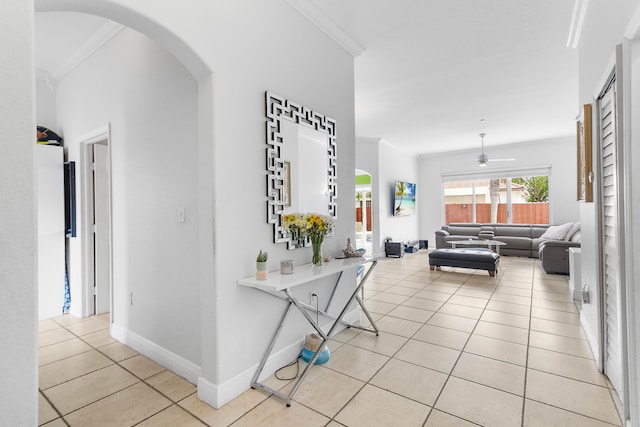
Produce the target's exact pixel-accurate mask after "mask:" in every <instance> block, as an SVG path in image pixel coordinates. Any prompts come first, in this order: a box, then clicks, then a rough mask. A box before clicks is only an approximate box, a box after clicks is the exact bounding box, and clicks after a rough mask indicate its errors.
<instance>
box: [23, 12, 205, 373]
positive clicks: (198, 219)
mask: <svg viewBox="0 0 640 427" xmlns="http://www.w3.org/2000/svg"><path fill="white" fill-rule="evenodd" d="M35 10H36V13H38V12H53V11H59V12H80V13H86V14H90V15H96V16H100V17H103V18H106V19H109V20H112V21H114V22H118V23H121V24H123V25H126V26H127V27H129V28H131V29H133V30H136V31H137V32H139V33H141V34H143V35H145V36H147V37H148V38H149V39H151V40H153V41H154V42H155V43H157V44H158V45H159V46H161V47H162V48H164V49H165V50H166V51H167V52H170V53H171V54H173V56H174V57H175V58H177V59H178V61H179V62H180V63H181V64H182V65H183V66H184V67H185V69H186V70H187V71H188V73H190V74H191V76H192V77H193V78H194V80H195V81H196V84H197V95H196V98H197V99H196V108H195V110H196V114H195V116H196V119H195V120H194V125H193V129H194V133H195V135H196V136H195V138H194V139H193V140H194V141H195V145H196V148H195V149H196V150H197V156H196V157H197V159H196V161H194V162H193V164H192V170H193V174H194V175H195V177H196V178H195V179H196V183H197V185H196V186H194V188H195V190H194V192H196V193H197V195H196V197H194V201H193V206H194V207H193V209H192V210H191V211H189V210H188V209H187V213H186V216H187V222H188V221H193V222H194V223H195V224H196V227H197V229H198V237H197V241H196V242H195V243H194V244H193V245H192V247H191V248H190V255H189V256H191V257H193V258H195V259H198V260H199V268H198V269H197V271H194V273H193V274H194V275H196V276H197V279H196V281H197V284H196V285H195V288H196V290H197V292H207V295H206V296H205V295H200V298H199V301H208V302H209V303H210V304H213V299H214V296H213V295H214V292H213V290H212V286H211V285H212V283H213V275H214V274H213V273H214V271H213V270H214V269H213V263H212V261H211V260H212V259H213V247H212V246H213V245H212V244H211V236H212V235H213V226H214V221H213V201H212V194H213V192H214V189H213V175H214V174H213V154H214V153H213V151H214V149H213V114H212V105H213V84H212V73H211V70H210V68H209V67H208V65H207V64H206V63H205V62H204V61H203V59H202V58H201V57H200V56H199V55H198V54H197V53H195V52H194V51H193V49H191V47H189V46H188V45H187V44H185V42H184V41H183V40H182V38H180V37H178V36H177V35H176V34H175V33H174V32H172V31H171V30H170V29H168V28H166V27H163V26H162V25H160V24H159V23H158V22H157V21H156V20H153V19H151V18H150V17H148V16H145V15H144V14H142V13H139V12H137V11H135V10H132V9H129V8H128V7H126V6H124V5H121V4H114V3H113V2H110V1H102V0H97V1H92V2H90V4H89V3H88V2H83V1H74V0H71V1H59V0H51V1H47V0H36V1H35ZM142 166H144V164H143V165H142ZM180 210H181V206H175V207H172V208H171V211H172V212H171V218H172V219H174V218H175V220H174V222H176V223H180V222H181V221H180V219H179V212H180ZM176 211H177V212H176ZM195 212H197V215H194V213H195ZM182 214H183V218H184V209H182ZM190 215H191V216H190ZM182 222H184V221H182ZM142 225H144V224H142ZM117 232H118V231H116V230H115V229H114V234H115V233H117ZM159 234H160V233H159ZM202 284H207V285H206V286H205V285H202ZM80 285H81V284H80V283H77V286H76V288H81V287H82V286H80ZM203 289H205V290H204V291H203ZM83 292H84V294H85V295H83V296H81V297H80V298H76V301H86V300H87V298H86V294H87V293H89V292H90V290H88V289H84V290H83ZM115 297H116V296H115V295H114V298H115ZM129 297H130V295H129ZM119 298H120V299H121V300H122V299H123V298H124V297H123V293H121V295H120V296H119ZM134 301H135V300H134ZM138 301H140V300H138ZM120 303H121V304H122V305H126V304H127V303H128V304H131V299H130V298H129V301H127V302H123V301H121V302H120ZM203 307H205V304H204V303H199V309H200V311H202V312H203V313H204V314H203V315H202V316H196V317H198V323H202V327H198V329H199V330H200V331H201V334H202V335H206V336H208V337H209V338H210V337H211V336H214V326H213V323H214V319H213V315H212V311H211V310H210V307H207V310H205V309H204V308H203ZM193 308H195V307H193ZM126 311H127V310H120V311H119V312H118V311H115V312H112V319H111V322H112V335H113V336H115V337H116V338H117V339H119V340H121V341H123V342H125V343H127V344H129V345H131V346H132V347H134V348H135V349H136V350H138V351H140V349H139V348H136V347H135V342H132V341H130V339H133V340H134V341H135V339H137V340H138V341H139V342H138V344H140V343H142V344H145V345H146V344H148V342H147V343H145V342H144V339H145V338H146V339H147V340H149V341H151V340H150V338H154V337H145V336H144V335H143V334H141V336H138V337H136V336H132V335H131V334H129V335H127V333H128V331H126V330H122V329H121V328H120V329H118V328H116V330H115V332H114V328H113V323H114V318H113V316H118V318H119V319H123V318H124V316H127V313H126ZM191 311H192V312H197V309H196V310H191ZM83 312H85V313H86V310H84V309H83ZM141 316H142V317H143V318H144V317H145V316H147V320H146V321H147V322H150V320H151V318H149V317H148V316H149V315H148V314H145V313H142V314H141ZM203 319H207V320H206V321H205V320H203ZM209 319H213V320H212V321H211V322H209V321H208V320H209ZM134 335H135V334H134ZM123 338H124V339H123ZM201 338H202V337H201V336H198V337H194V339H196V340H201ZM151 344H153V343H151ZM148 347H149V348H150V349H151V350H150V351H154V350H158V349H159V350H162V347H160V346H159V345H158V346H157V347H158V348H157V349H155V348H153V346H148ZM149 348H147V350H149ZM141 352H142V351H141ZM201 352H202V350H196V351H194V352H191V353H192V355H190V357H186V359H187V360H186V361H185V362H191V363H188V364H187V363H184V362H183V361H181V360H180V361H178V362H175V363H176V364H177V365H178V366H177V367H176V366H168V365H167V364H166V363H163V364H164V365H165V366H166V367H168V368H169V369H171V370H173V371H174V372H177V373H179V374H180V375H181V376H183V377H185V378H187V379H188V380H189V381H191V382H193V383H196V382H197V381H198V379H199V377H200V376H201V374H202V368H201V366H199V365H200V362H201V360H200V359H202V360H206V361H207V364H209V363H210V364H215V360H214V359H215V354H209V355H207V356H206V357H205V356H203V355H202V354H200V353H201ZM193 353H196V354H195V355H193ZM151 358H154V357H151ZM155 359H156V360H157V359H158V358H155ZM193 362H195V363H193ZM180 364H181V365H180ZM184 365H187V366H188V368H184Z"/></svg>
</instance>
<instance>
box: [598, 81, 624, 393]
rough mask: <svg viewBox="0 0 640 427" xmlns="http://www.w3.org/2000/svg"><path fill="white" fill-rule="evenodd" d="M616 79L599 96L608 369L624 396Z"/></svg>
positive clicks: (611, 378) (605, 367)
mask: <svg viewBox="0 0 640 427" xmlns="http://www.w3.org/2000/svg"><path fill="white" fill-rule="evenodd" d="M615 95H616V91H615V78H614V79H612V81H611V83H610V85H609V86H608V89H607V90H606V91H605V93H604V94H603V95H602V96H601V97H600V98H599V99H598V108H599V119H600V121H599V131H600V164H601V174H602V179H601V182H602V187H601V192H602V198H601V203H602V208H601V219H600V220H601V224H602V230H601V235H602V255H603V257H602V280H603V286H604V292H603V297H604V320H605V321H604V372H605V374H606V375H607V377H608V378H609V380H610V381H611V384H613V387H614V388H615V390H616V391H617V392H618V395H619V397H620V398H621V399H623V398H624V375H623V374H624V368H623V367H624V348H623V345H624V339H625V338H624V335H623V332H624V322H625V319H624V306H623V303H624V295H623V293H624V289H623V287H622V281H621V271H622V269H621V264H620V262H621V260H620V235H619V233H620V224H619V215H620V213H619V191H620V188H619V186H620V184H621V183H620V180H619V176H618V175H619V174H618V166H619V160H618V156H619V154H618V143H617V138H616V96H615Z"/></svg>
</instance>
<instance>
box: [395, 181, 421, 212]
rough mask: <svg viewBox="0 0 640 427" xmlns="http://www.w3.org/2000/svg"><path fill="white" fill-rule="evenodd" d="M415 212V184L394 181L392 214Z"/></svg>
mask: <svg viewBox="0 0 640 427" xmlns="http://www.w3.org/2000/svg"><path fill="white" fill-rule="evenodd" d="M415 213H416V185H415V184H412V183H410V182H405V181H396V185H395V188H394V204H393V215H395V216H404V215H413V214H415Z"/></svg>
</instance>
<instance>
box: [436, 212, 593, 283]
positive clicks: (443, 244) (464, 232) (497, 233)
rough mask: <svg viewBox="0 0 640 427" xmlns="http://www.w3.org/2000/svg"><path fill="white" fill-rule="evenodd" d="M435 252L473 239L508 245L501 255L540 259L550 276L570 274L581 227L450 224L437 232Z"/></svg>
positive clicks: (578, 224)
mask: <svg viewBox="0 0 640 427" xmlns="http://www.w3.org/2000/svg"><path fill="white" fill-rule="evenodd" d="M435 234H436V249H440V248H450V247H451V244H450V242H451V241H456V240H468V239H474V238H481V239H492V240H498V241H500V242H503V243H506V245H505V246H501V247H500V254H501V255H512V256H522V257H531V258H540V259H541V261H542V267H543V268H544V270H545V271H546V272H547V273H560V274H569V254H568V249H569V248H570V247H580V223H579V222H576V223H566V224H561V225H553V226H552V225H544V224H476V223H451V224H449V225H445V226H442V228H441V229H440V230H436V233H435Z"/></svg>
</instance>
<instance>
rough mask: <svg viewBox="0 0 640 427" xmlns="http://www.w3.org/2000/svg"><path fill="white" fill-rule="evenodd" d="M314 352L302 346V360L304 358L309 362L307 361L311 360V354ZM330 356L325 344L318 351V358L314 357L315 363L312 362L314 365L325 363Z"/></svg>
mask: <svg viewBox="0 0 640 427" xmlns="http://www.w3.org/2000/svg"><path fill="white" fill-rule="evenodd" d="M314 353H315V351H311V350H309V349H308V348H306V347H305V348H303V349H302V356H301V357H302V360H304V361H305V362H307V363H309V361H310V360H311V358H312V357H313V354H314ZM330 356H331V354H330V352H329V347H327V346H325V348H324V350H322V351H321V352H320V354H319V355H318V358H317V359H316V363H314V365H322V364H323V363H326V362H327V361H328V360H329V357H330Z"/></svg>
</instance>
